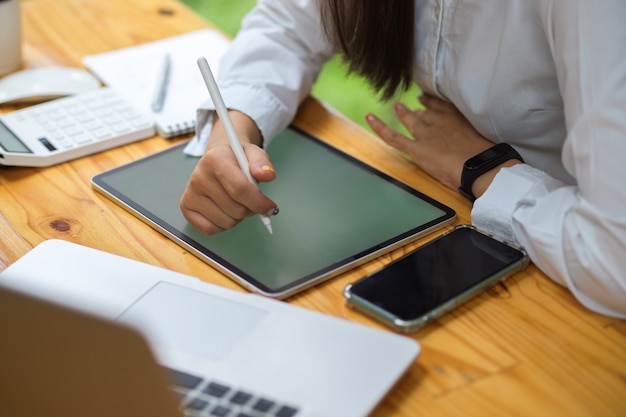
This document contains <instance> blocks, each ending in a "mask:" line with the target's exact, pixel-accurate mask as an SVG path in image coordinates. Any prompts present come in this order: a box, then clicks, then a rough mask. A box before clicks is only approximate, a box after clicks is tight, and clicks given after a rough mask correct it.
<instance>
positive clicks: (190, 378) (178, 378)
mask: <svg viewBox="0 0 626 417" xmlns="http://www.w3.org/2000/svg"><path fill="white" fill-rule="evenodd" d="M165 370H166V371H167V372H169V374H170V377H171V378H172V383H173V384H174V385H176V386H178V387H182V388H185V389H188V390H192V389H194V388H195V387H197V386H198V385H200V383H201V382H202V378H200V377H197V376H195V375H191V374H188V373H186V372H182V371H177V370H175V369H170V368H165Z"/></svg>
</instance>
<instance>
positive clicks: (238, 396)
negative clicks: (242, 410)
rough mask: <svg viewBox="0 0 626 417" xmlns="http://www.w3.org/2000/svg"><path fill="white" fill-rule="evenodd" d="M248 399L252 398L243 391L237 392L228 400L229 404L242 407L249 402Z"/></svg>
mask: <svg viewBox="0 0 626 417" xmlns="http://www.w3.org/2000/svg"><path fill="white" fill-rule="evenodd" d="M250 398H252V394H248V393H247V392H244V391H237V392H236V393H235V395H233V396H232V398H231V399H230V402H231V403H233V404H239V405H244V404H246V403H247V402H248V401H250Z"/></svg>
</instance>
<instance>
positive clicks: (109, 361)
mask: <svg viewBox="0 0 626 417" xmlns="http://www.w3.org/2000/svg"><path fill="white" fill-rule="evenodd" d="M0 289H2V292H1V293H0V334H2V338H3V342H2V343H0V370H1V371H0V404H2V405H1V406H0V409H3V410H11V412H9V413H8V414H7V415H11V416H25V417H30V416H35V415H38V416H39V415H46V416H47V417H61V416H63V417H71V416H79V415H81V416H85V415H89V416H101V415H102V416H105V415H107V416H112V415H115V416H116V417H126V416H129V417H130V416H134V417H136V416H166V417H174V416H178V415H188V416H199V415H216V416H227V417H246V416H255V417H256V416H265V415H268V416H276V417H290V416H298V417H305V416H307V417H322V416H342V417H352V416H353V417H357V416H366V415H368V414H369V413H370V412H371V411H372V410H373V409H374V408H375V407H376V405H377V403H378V402H379V401H380V400H381V399H382V398H383V397H384V395H385V394H386V393H387V392H388V391H389V390H390V389H391V388H392V387H393V385H394V384H395V383H396V381H397V380H398V379H399V378H400V377H401V376H402V375H403V373H404V372H405V371H406V369H407V368H408V367H409V366H410V365H411V364H412V363H413V361H414V360H415V358H416V357H417V356H418V354H419V351H420V346H419V344H418V343H417V342H416V341H415V340H413V339H411V338H408V337H405V336H401V335H397V334H394V333H391V332H388V331H384V330H378V329H374V328H370V327H367V326H363V325H360V324H357V323H352V322H349V321H347V320H343V319H339V318H335V317H332V316H328V315H324V314H320V313H318V312H313V311H310V310H307V309H304V308H300V307H297V306H294V305H291V304H288V303H286V302H283V301H279V300H276V299H272V298H268V297H265V296H261V295H256V294H253V293H243V292H238V291H234V290H230V289H227V288H223V287H219V286H215V285H212V284H209V283H206V282H203V281H201V280H199V279H197V278H193V277H191V276H188V275H183V274H179V273H176V272H173V271H170V270H167V269H163V268H159V267H155V266H152V265H148V264H144V263H140V262H137V261H134V260H130V259H127V258H124V257H120V256H117V255H113V254H108V253H105V252H102V251H99V250H96V249H92V248H88V247H86V246H82V245H78V244H74V243H70V242H66V241H62V240H54V239H53V240H48V241H45V242H43V243H41V244H39V245H38V246H37V247H35V248H34V249H32V250H31V251H30V252H29V253H27V254H26V255H25V256H23V257H22V258H21V259H19V260H18V261H16V262H15V263H14V264H12V265H11V266H9V268H7V269H6V270H5V271H3V272H2V273H1V274H0ZM7 341H8V342H7ZM90 405H92V406H94V407H96V408H97V410H92V409H91V408H89V409H85V408H83V407H87V406H90ZM11 407H14V408H11ZM20 410H21V411H20ZM42 410H43V411H44V412H42ZM181 413H184V414H181ZM2 414H3V415H4V414H5V413H4V412H3V413H2Z"/></svg>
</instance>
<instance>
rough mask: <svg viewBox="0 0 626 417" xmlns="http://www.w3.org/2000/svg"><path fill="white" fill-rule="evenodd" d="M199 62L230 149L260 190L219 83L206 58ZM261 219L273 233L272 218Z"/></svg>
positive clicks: (247, 175) (262, 216)
mask: <svg viewBox="0 0 626 417" xmlns="http://www.w3.org/2000/svg"><path fill="white" fill-rule="evenodd" d="M197 62H198V67H199V68H200V72H201V73H202V78H204V83H205V84H206V86H207V88H208V89H209V94H210V95H211V100H213V105H215V110H216V111H217V115H218V116H219V118H220V120H221V121H222V124H223V125H224V130H225V131H226V136H227V137H228V142H229V143H230V147H231V148H232V150H233V152H234V153H235V158H237V163H239V167H240V168H241V170H242V171H243V173H244V174H245V175H246V177H247V178H248V180H249V181H250V182H251V183H252V184H254V185H255V186H257V188H258V185H257V182H256V181H255V180H254V178H252V175H251V174H250V165H249V164H248V158H246V154H245V153H244V151H243V147H242V146H241V142H240V141H239V137H238V136H237V132H235V127H234V126H233V122H232V120H231V119H230V116H229V115H228V110H227V109H226V105H225V104H224V99H222V94H221V93H220V90H219V89H218V88H217V83H216V82H215V78H214V77H213V73H212V72H211V68H210V67H209V63H208V62H207V60H206V58H204V57H200V58H198V61H197ZM259 217H260V218H261V220H262V221H263V224H264V225H265V227H266V228H267V230H268V231H269V232H270V233H272V222H271V220H270V218H269V217H268V216H266V215H264V214H259Z"/></svg>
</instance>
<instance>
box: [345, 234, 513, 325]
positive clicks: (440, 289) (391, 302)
mask: <svg viewBox="0 0 626 417" xmlns="http://www.w3.org/2000/svg"><path fill="white" fill-rule="evenodd" d="M524 257H525V254H524V253H523V252H521V251H519V250H517V249H515V248H513V247H511V246H509V245H506V244H504V243H502V242H500V241H498V240H496V239H493V238H491V237H490V236H487V235H485V234H483V233H481V232H478V231H476V230H475V229H473V228H470V227H460V228H457V229H455V230H454V231H452V232H450V233H448V234H446V235H444V236H442V237H440V238H438V239H435V240H433V241H432V242H430V243H428V244H426V245H424V246H422V247H420V248H418V249H416V250H414V251H413V252H411V253H409V254H407V255H405V256H403V257H402V258H400V259H397V260H396V261H394V262H392V263H390V264H389V265H387V266H385V267H384V268H382V269H381V270H379V271H377V272H374V273H373V274H372V275H370V276H369V277H366V278H364V279H362V280H360V281H358V282H356V283H355V284H354V285H352V288H351V292H352V294H354V295H355V296H357V297H360V298H362V299H365V300H367V301H368V302H370V303H372V304H374V305H377V306H378V307H380V308H382V309H383V310H386V311H388V312H390V313H391V314H393V315H395V316H397V317H398V318H400V319H402V320H412V319H416V318H419V317H421V316H423V315H424V314H426V313H428V312H429V311H431V310H433V309H435V308H437V307H438V306H440V305H442V304H444V303H446V302H447V301H449V300H451V299H454V298H455V297H456V296H458V295H459V294H462V293H463V292H465V291H466V290H468V289H470V288H472V287H473V286H475V285H476V284H478V283H480V282H481V281H483V280H485V279H487V278H490V277H492V276H494V275H496V274H498V272H499V271H501V270H503V269H505V268H506V267H508V266H510V265H512V264H514V263H517V262H519V261H520V260H522V259H523V258H524Z"/></svg>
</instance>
